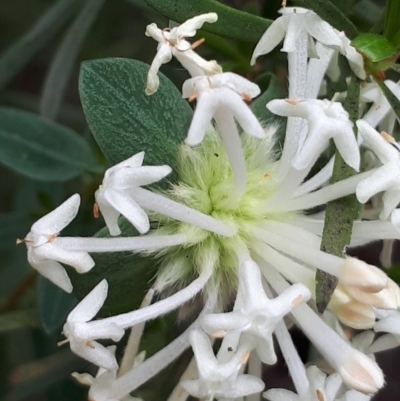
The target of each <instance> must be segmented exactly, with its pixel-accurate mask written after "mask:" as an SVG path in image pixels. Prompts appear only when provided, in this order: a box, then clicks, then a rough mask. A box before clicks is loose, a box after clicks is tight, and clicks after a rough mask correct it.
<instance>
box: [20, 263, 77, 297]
mask: <svg viewBox="0 0 400 401" xmlns="http://www.w3.org/2000/svg"><path fill="white" fill-rule="evenodd" d="M28 261H29V257H28ZM29 263H30V264H31V265H32V267H33V268H34V269H36V270H37V271H38V272H39V273H40V274H41V275H42V276H44V277H46V278H47V279H48V280H50V281H51V282H52V283H54V284H55V285H57V286H58V287H60V288H61V289H63V290H64V291H65V292H68V293H71V292H72V289H73V287H72V283H71V280H70V278H69V277H68V274H67V272H66V271H65V269H64V267H62V266H61V265H60V263H58V262H56V261H55V260H43V261H39V262H34V263H32V262H31V261H29Z"/></svg>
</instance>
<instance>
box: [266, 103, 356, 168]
mask: <svg viewBox="0 0 400 401" xmlns="http://www.w3.org/2000/svg"><path fill="white" fill-rule="evenodd" d="M267 108H268V110H270V111H271V112H272V113H274V114H277V115H278V116H285V117H301V118H304V119H305V120H307V123H308V133H307V137H306V139H305V141H304V144H303V145H302V146H301V147H300V149H299V150H298V152H297V155H296V157H295V158H294V160H293V162H292V165H293V167H294V168H296V169H298V170H302V169H305V168H306V167H308V166H310V165H312V164H313V163H314V162H315V160H316V159H317V157H318V156H319V155H320V154H321V152H323V151H324V150H325V148H326V147H327V146H328V143H329V139H331V138H332V139H333V141H334V142H335V145H336V147H337V149H338V151H339V152H340V154H341V156H342V157H343V159H344V161H345V162H346V163H347V164H348V165H349V166H350V167H352V168H353V169H354V170H356V171H358V170H359V167H360V152H359V149H358V144H357V140H356V137H355V135H354V132H353V123H352V122H351V121H350V120H349V114H348V113H347V112H346V111H345V110H344V109H343V106H342V105H341V104H340V103H338V102H330V101H329V100H326V99H325V100H317V99H299V100H296V99H286V100H278V99H276V100H271V101H270V102H269V103H268V104H267Z"/></svg>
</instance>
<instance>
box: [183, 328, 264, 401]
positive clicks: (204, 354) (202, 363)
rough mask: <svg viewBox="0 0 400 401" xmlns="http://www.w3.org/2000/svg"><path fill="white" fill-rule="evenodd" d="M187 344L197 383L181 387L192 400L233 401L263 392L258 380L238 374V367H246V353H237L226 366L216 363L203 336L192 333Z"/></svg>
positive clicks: (209, 343) (189, 383) (184, 383)
mask: <svg viewBox="0 0 400 401" xmlns="http://www.w3.org/2000/svg"><path fill="white" fill-rule="evenodd" d="M190 343H191V345H192V348H193V352H194V355H195V357H196V362H197V368H198V371H199V379H198V380H188V381H184V382H182V383H181V385H182V387H183V388H184V389H185V390H186V391H187V392H188V393H189V394H190V395H192V396H193V397H197V398H201V399H213V398H216V399H222V398H228V399H233V398H239V397H244V396H247V395H250V394H255V393H259V392H260V391H262V390H263V389H264V383H263V381H262V380H261V379H259V378H257V377H255V376H251V375H240V374H239V370H240V368H241V366H242V364H243V363H246V361H245V359H246V355H247V352H246V351H245V352H243V350H242V351H241V350H238V351H237V352H236V353H235V354H234V355H233V356H232V358H231V359H230V360H229V361H228V362H226V363H219V361H218V360H217V358H216V357H215V355H214V352H213V349H212V347H211V342H210V340H209V338H208V337H207V335H206V334H205V333H204V332H202V331H200V330H193V331H192V332H191V333H190Z"/></svg>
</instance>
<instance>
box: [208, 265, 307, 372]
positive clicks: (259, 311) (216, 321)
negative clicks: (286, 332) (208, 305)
mask: <svg viewBox="0 0 400 401" xmlns="http://www.w3.org/2000/svg"><path fill="white" fill-rule="evenodd" d="M239 293H240V296H241V298H242V300H243V305H242V307H241V308H240V309H239V310H238V311H234V312H230V313H218V314H210V315H205V316H204V318H203V320H202V327H203V329H204V330H205V331H206V332H207V333H209V334H211V335H212V334H213V333H218V332H221V331H222V332H229V331H240V332H241V333H244V334H245V335H246V338H247V340H248V341H249V343H250V344H252V345H253V346H255V347H256V350H257V354H258V356H259V357H260V359H261V361H262V362H264V363H267V364H270V365H272V364H274V363H275V362H276V360H277V358H276V354H275V350H274V344H273V339H272V333H273V331H274V330H275V327H276V325H277V324H278V323H279V322H280V321H281V320H282V319H283V318H284V316H285V315H286V314H287V313H289V312H290V311H291V310H292V309H293V308H295V307H296V306H297V305H299V304H300V303H302V302H306V301H308V299H309V298H310V296H311V293H310V291H309V289H308V288H307V287H305V286H304V285H302V284H295V285H293V286H291V287H290V288H289V289H288V290H287V291H285V292H284V293H283V294H281V295H279V296H278V297H276V298H274V299H269V298H268V297H267V295H266V294H265V291H264V289H263V286H262V282H261V273H260V268H259V267H258V266H257V264H256V263H255V262H254V261H253V260H246V261H245V262H243V263H242V264H241V266H240V271H239Z"/></svg>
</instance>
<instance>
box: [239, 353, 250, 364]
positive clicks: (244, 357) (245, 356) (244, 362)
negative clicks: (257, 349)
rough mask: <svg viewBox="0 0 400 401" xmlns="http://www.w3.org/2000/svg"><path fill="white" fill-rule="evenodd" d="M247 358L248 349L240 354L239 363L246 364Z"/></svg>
mask: <svg viewBox="0 0 400 401" xmlns="http://www.w3.org/2000/svg"><path fill="white" fill-rule="evenodd" d="M249 358H250V351H246V352H245V353H244V354H243V355H242V357H241V358H240V363H241V364H242V365H246V364H247V361H248V360H249Z"/></svg>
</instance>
